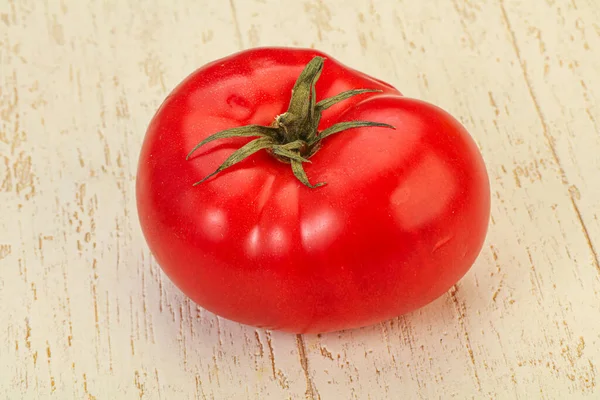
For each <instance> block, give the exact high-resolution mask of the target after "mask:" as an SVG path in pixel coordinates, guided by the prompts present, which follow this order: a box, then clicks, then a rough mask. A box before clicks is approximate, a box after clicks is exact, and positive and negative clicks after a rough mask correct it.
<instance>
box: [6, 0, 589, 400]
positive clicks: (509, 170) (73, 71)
mask: <svg viewBox="0 0 600 400" xmlns="http://www.w3.org/2000/svg"><path fill="white" fill-rule="evenodd" d="M142 3H143V5H142ZM170 3H171V2H167V1H162V0H153V1H146V2H138V1H133V0H123V1H121V0H119V1H116V0H114V1H108V0H106V1H93V2H85V1H75V0H62V1H59V0H50V1H46V2H33V1H25V0H23V1H21V0H3V1H2V4H1V5H0V62H1V63H0V204H1V207H2V212H1V214H0V228H1V229H0V321H1V329H0V398H2V399H21V398H23V399H38V398H39V399H47V398H48V399H137V398H139V399H373V400H374V399H403V400H404V399H438V398H439V399H448V398H457V399H470V398H475V399H488V398H490V399H517V398H520V399H580V398H590V399H598V398H600V372H599V370H600V295H599V292H600V279H599V278H600V265H599V255H598V254H599V253H600V222H599V218H600V22H599V21H600V3H598V2H597V1H596V0H546V1H541V0H539V1H538V0H536V1H526V0H483V1H475V0H468V1H467V0H453V1H446V0H431V1H423V2H416V1H409V0H403V1H401V0H396V1H377V2H376V1H374V0H371V1H358V0H351V1H341V0H336V1H324V0H307V1H275V0H251V1H243V0H228V1H208V0H204V1H192V0H180V1H174V2H172V4H170ZM262 45H284V46H306V47H309V46H313V47H317V48H319V49H321V50H323V51H326V52H328V53H330V54H331V55H333V56H334V57H336V58H338V59H340V60H341V61H342V62H344V63H347V64H349V65H351V66H353V67H355V68H357V69H360V70H363V71H365V72H367V73H369V74H372V75H374V76H378V77H380V78H381V79H383V80H386V81H389V82H391V83H392V84H394V85H395V86H397V87H398V88H399V89H400V90H401V91H402V92H403V93H404V94H406V95H407V96H412V97H418V98H421V99H424V100H427V101H430V102H433V103H435V104H438V105H439V106H441V107H443V108H445V109H446V110H448V111H449V112H451V113H452V114H453V115H455V116H456V117H457V118H459V119H460V120H461V121H462V122H463V123H464V124H465V126H466V127H467V129H468V130H469V131H470V132H471V133H472V135H473V136H474V137H475V138H476V140H477V143H478V145H479V146H480V148H481V151H482V153H483V155H484V157H485V159H486V162H487V165H488V168H489V174H490V179H491V184H492V194H493V196H492V197H493V198H492V201H493V203H492V219H491V225H490V232H489V235H488V237H487V241H486V245H485V247H484V249H483V251H482V253H481V255H480V257H479V259H478V260H477V262H476V264H475V265H474V266H473V268H472V269H471V271H470V272H469V273H468V274H467V276H466V277H465V278H464V279H462V280H461V281H460V282H459V283H458V284H457V285H456V286H455V287H454V288H453V289H452V290H450V292H449V293H448V294H447V295H444V296H443V297H442V298H440V299H438V300H437V301H435V302H434V303H432V304H430V305H429V306H427V307H425V308H423V309H421V310H420V311H417V312H415V313H413V314H410V315H406V316H403V317H400V318H397V319H394V320H392V321H388V322H385V323H382V324H380V325H377V326H371V327H367V328H364V329H359V330H353V331H346V332H341V333H331V334H323V335H304V336H295V335H290V334H285V333H280V332H270V331H264V330H261V329H254V328H252V327H247V326H241V325H239V324H237V323H233V322H230V321H227V320H224V319H222V318H218V317H216V316H215V315H213V314H211V313H209V312H207V311H204V310H202V309H200V308H198V307H197V306H195V305H194V304H193V303H191V302H190V301H188V300H187V299H186V298H185V297H184V296H183V295H182V294H181V293H180V292H179V291H178V289H177V288H175V287H174V286H173V284H171V283H170V282H169V280H168V279H167V278H166V277H165V275H163V273H162V272H161V270H160V268H159V266H158V265H157V264H156V263H155V262H154V260H153V258H152V256H151V255H150V254H149V251H148V248H147V246H146V244H145V241H144V239H143V237H142V236H141V232H140V229H139V226H138V221H137V214H136V207H135V192H134V182H135V173H136V166H137V155H138V152H139V149H140V145H141V142H142V139H143V135H144V132H145V128H146V126H147V124H148V122H149V120H150V118H151V117H152V115H153V113H154V111H155V110H156V108H157V107H158V105H159V104H160V103H161V102H162V100H163V99H164V97H165V96H166V95H167V93H168V92H169V91H170V90H171V89H172V88H173V87H174V86H175V85H176V84H177V83H178V82H179V81H180V80H181V79H183V78H184V77H185V76H186V75H187V74H189V73H190V72H191V71H192V70H194V69H195V68H197V67H199V66H201V65H203V64H204V63H206V62H209V61H211V60H213V59H215V58H219V57H222V56H225V55H228V54H230V53H233V52H236V51H238V50H240V49H243V48H248V47H253V46H262Z"/></svg>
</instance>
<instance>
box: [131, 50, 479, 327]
mask: <svg viewBox="0 0 600 400" xmlns="http://www.w3.org/2000/svg"><path fill="white" fill-rule="evenodd" d="M362 89H369V90H368V91H367V90H362ZM340 93H344V94H343V95H341V96H338V97H335V96H336V95H338V94H340ZM331 98H333V99H332V100H331V101H330V100H327V101H325V102H322V101H323V100H324V99H331ZM334 103H335V104H334ZM341 122H349V124H346V125H344V124H342V125H336V124H339V123H341ZM332 127H334V128H332ZM333 133H334V134H333ZM199 144H200V146H199ZM215 172H216V173H215ZM136 185H137V186H136V196H137V207H138V214H139V220H140V224H141V228H142V231H143V234H144V237H145V239H146V241H147V243H148V246H149V248H150V250H151V252H152V254H153V256H154V257H155V258H156V260H157V262H158V264H159V265H160V266H161V268H162V269H163V270H164V272H165V274H166V275H167V276H168V277H169V278H170V279H171V280H172V281H173V282H174V283H175V285H176V286H177V287H178V288H180V289H181V291H183V292H184V293H185V294H186V295H187V296H189V297H190V298H191V299H192V300H193V301H194V302H196V303H197V304H198V305H200V306H202V307H203V308H205V309H207V310H209V311H211V312H214V313H216V314H217V315H220V316H222V317H224V318H227V319H230V320H234V321H238V322H240V323H243V324H248V325H252V326H257V327H264V328H268V329H277V330H283V331H289V332H295V333H304V332H328V331H335V330H342V329H349V328H355V327H361V326H366V325H370V324H374V323H377V322H380V321H384V320H387V319H390V318H393V317H396V316H398V315H401V314H404V313H408V312H411V311H413V310H416V309H418V308H420V307H423V306H425V305H426V304H428V303H430V302H431V301H433V300H434V299H436V298H438V297H440V296H441V295H443V294H444V293H445V292H446V291H448V289H450V288H451V287H452V285H454V284H455V283H456V282H457V281H458V280H459V279H461V278H462V277H463V275H464V274H465V273H466V272H467V271H468V270H469V269H470V268H471V266H472V264H473V263H474V261H475V259H476V258H477V256H478V254H479V252H480V251H481V248H482V245H483V242H484V239H485V236H486V232H487V229H488V220H489V213H490V190H489V180H488V175H487V172H486V168H485V165H484V161H483V159H482V156H481V154H480V152H479V150H478V147H477V146H476V144H475V142H474V141H473V139H472V138H471V136H470V135H469V133H468V132H467V131H466V130H465V128H464V127H463V126H462V125H461V124H460V123H459V122H458V121H457V120H456V119H455V118H453V117H452V116H451V115H450V114H448V113H447V112H445V111H443V110H442V109H440V108H438V107H437V106H435V105H432V104H429V103H427V102H424V101H420V100H417V99H412V98H408V97H405V96H403V95H401V94H400V92H399V91H398V90H396V89H395V88H394V87H392V86H391V85H389V84H387V83H385V82H382V81H381V80H378V79H375V78H373V77H370V76H368V75H366V74H363V73H361V72H358V71H356V70H354V69H351V68H349V67H348V66H345V65H343V64H342V63H340V62H338V61H336V60H335V59H333V58H331V57H330V56H328V55H325V54H323V53H321V52H318V51H315V50H309V49H289V48H258V49H251V50H246V51H242V52H239V53H236V54H233V55H230V56H228V57H226V58H223V59H220V60H217V61H214V62H212V63H210V64H207V65H205V66H203V67H201V68H199V69H198V70H196V71H195V72H193V73H192V74H191V75H190V76H188V77H187V78H186V79H185V80H184V81H183V82H181V83H180V84H179V85H178V86H177V87H176V88H175V89H174V90H173V91H172V93H170V95H169V96H168V97H167V98H166V99H165V101H164V102H163V104H162V105H161V106H160V108H159V109H158V111H157V112H156V114H155V115H154V117H153V119H152V121H151V122H150V124H149V127H148V130H147V132H146V136H145V139H144V142H143V145H142V149H141V153H140V159H139V165H138V174H137V182H136Z"/></svg>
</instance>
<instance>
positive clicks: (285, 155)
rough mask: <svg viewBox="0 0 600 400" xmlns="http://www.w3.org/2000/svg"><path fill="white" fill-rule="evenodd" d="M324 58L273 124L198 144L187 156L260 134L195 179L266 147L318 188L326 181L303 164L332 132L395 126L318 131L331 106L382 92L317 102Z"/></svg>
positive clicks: (310, 68)
mask: <svg viewBox="0 0 600 400" xmlns="http://www.w3.org/2000/svg"><path fill="white" fill-rule="evenodd" d="M324 62H325V59H324V58H323V57H318V56H317V57H314V58H313V59H312V60H311V61H310V62H309V63H308V64H307V65H306V67H305V68H304V70H303V71H302V72H301V73H300V76H299V77H298V79H297V80H296V83H295V84H294V88H293V89H292V94H291V97H290V103H289V106H288V109H287V111H286V112H285V113H283V114H281V115H279V116H277V117H276V118H275V120H274V122H273V125H272V126H262V125H247V126H241V127H236V128H232V129H227V130H224V131H220V132H217V133H215V134H213V135H211V136H209V137H207V138H206V139H204V140H203V141H201V142H200V143H198V144H197V145H196V146H195V147H194V148H193V149H192V150H191V151H190V152H189V153H188V155H187V157H186V159H189V158H190V156H191V155H192V154H193V153H194V152H195V151H196V150H197V149H198V148H200V147H202V146H204V145H205V144H207V143H210V142H212V141H213V140H218V139H226V138H232V137H257V138H256V139H254V140H252V141H251V142H249V143H247V144H246V145H245V146H243V147H241V148H240V149H238V150H236V151H235V152H234V153H233V154H232V155H231V156H229V157H228V158H227V159H226V160H225V161H224V162H223V164H221V166H219V168H217V170H215V171H214V172H213V173H211V174H210V175H208V176H206V177H205V178H203V179H202V180H200V181H198V182H196V183H195V184H194V185H198V184H200V183H202V182H204V181H206V180H207V179H209V178H211V177H213V176H214V175H216V174H218V173H219V172H221V171H223V170H224V169H226V168H229V167H231V166H232V165H235V164H237V163H239V162H241V161H243V160H244V159H246V158H247V157H249V156H251V155H252V154H254V153H256V152H258V151H260V150H267V151H268V152H269V153H270V154H272V155H273V156H275V157H276V158H278V159H279V160H282V161H285V162H288V163H290V164H291V166H292V172H293V174H294V176H296V178H297V179H298V180H299V181H300V182H302V184H304V185H305V186H307V187H309V188H317V187H320V186H323V185H324V184H325V183H318V184H316V185H312V184H311V183H310V181H309V180H308V177H307V176H306V172H305V171H304V167H303V163H305V162H310V161H309V160H308V159H309V158H310V156H312V155H313V154H314V153H315V152H316V150H317V149H318V148H319V147H320V146H321V141H322V140H323V139H325V138H326V137H328V136H331V135H333V134H336V133H339V132H342V131H346V130H348V129H352V128H359V127H384V128H392V129H394V127H393V126H391V125H388V124H384V123H379V122H370V121H345V122H340V123H337V124H334V125H332V126H330V127H329V128H327V129H325V130H324V131H322V132H319V131H318V127H319V123H320V121H321V114H322V112H323V111H324V110H326V109H328V108H329V107H331V106H333V105H335V104H337V103H339V102H342V101H344V100H347V99H349V98H351V97H354V96H358V95H361V94H365V93H375V92H381V91H380V90H373V89H354V90H348V91H345V92H342V93H340V94H338V95H336V96H333V97H330V98H327V99H324V100H321V101H320V102H318V103H317V102H316V92H315V85H316V83H317V81H318V80H319V77H320V76H321V72H322V71H323V65H324Z"/></svg>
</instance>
